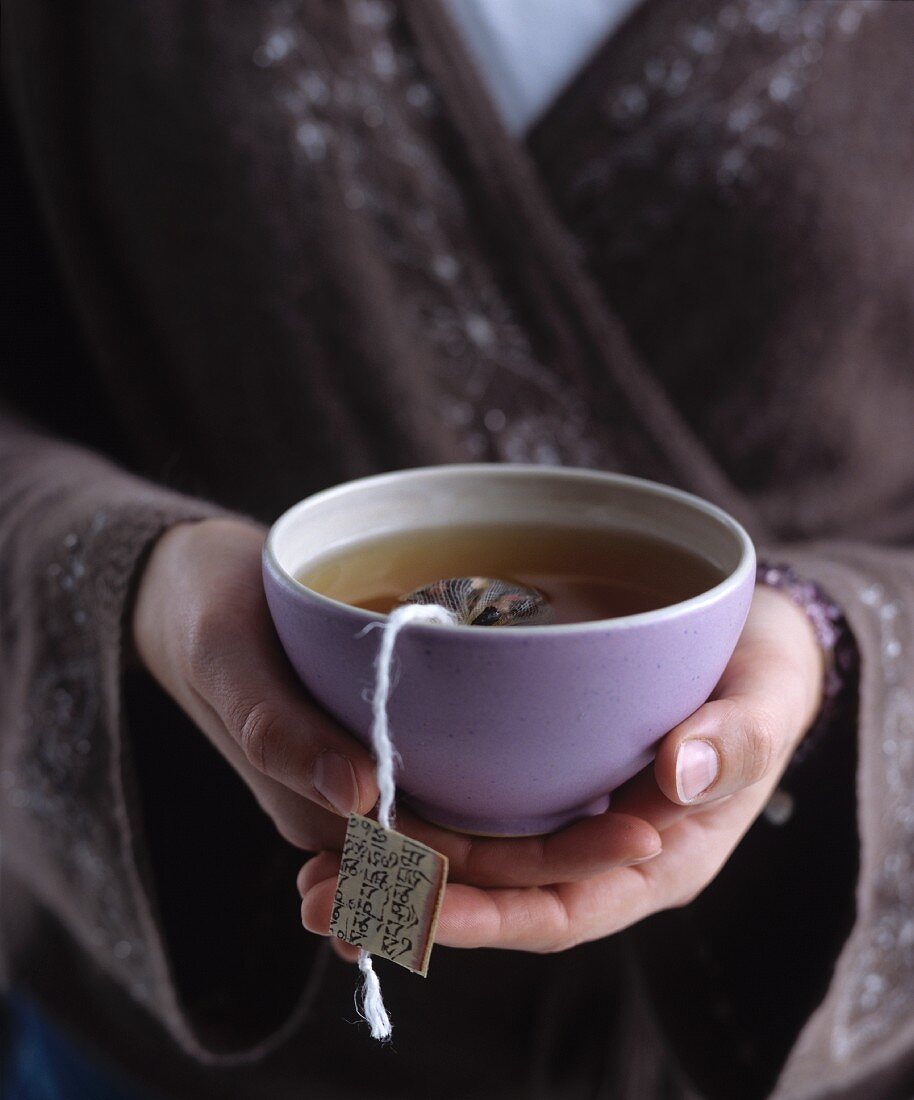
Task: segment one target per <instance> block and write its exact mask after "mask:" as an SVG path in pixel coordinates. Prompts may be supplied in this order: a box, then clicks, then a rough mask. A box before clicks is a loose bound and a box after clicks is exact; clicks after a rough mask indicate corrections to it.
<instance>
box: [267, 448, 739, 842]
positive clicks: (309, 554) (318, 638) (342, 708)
mask: <svg viewBox="0 0 914 1100" xmlns="http://www.w3.org/2000/svg"><path fill="white" fill-rule="evenodd" d="M498 520H502V521H504V520H508V521H513V522H521V521H524V522H528V523H529V522H540V521H543V522H552V523H561V522H566V523H569V524H571V523H574V524H576V525H579V524H581V523H586V524H593V525H601V526H614V527H622V528H626V529H629V530H631V529H634V530H639V531H643V532H645V533H648V534H654V535H658V534H660V535H665V536H666V537H667V538H668V539H670V540H671V541H674V542H678V543H680V544H681V545H684V546H686V547H689V548H691V549H693V550H697V551H699V552H703V553H704V554H705V556H707V557H710V558H711V560H712V561H716V562H717V564H719V565H720V566H721V567H722V568H723V569H724V571H725V573H726V576H725V579H724V580H723V581H722V582H721V583H720V584H719V585H717V586H716V587H714V588H712V589H710V590H709V591H708V592H705V593H703V594H701V595H699V596H697V597H695V598H693V599H690V600H687V601H684V602H683V603H679V604H675V605H672V606H670V607H666V608H661V609H659V610H657V611H651V612H646V613H643V614H639V615H630V616H625V617H622V618H617V619H610V620H605V621H602V622H596V623H593V622H591V623H579V624H571V625H560V626H531V627H517V628H509V629H504V630H486V629H485V628H481V627H476V628H474V627H463V626H444V625H440V626H439V625H430V624H415V625H410V626H408V627H406V628H404V630H403V633H402V634H401V635H400V637H399V638H398V640H397V645H396V651H395V687H394V690H393V692H392V695H391V699H390V711H389V713H390V722H391V732H392V738H393V743H394V747H395V750H396V751H397V752H398V753H399V754H400V757H401V758H402V766H400V767H399V768H398V770H397V774H396V781H397V787H398V793H399V795H400V796H401V797H403V798H404V799H405V800H406V801H408V802H409V804H410V805H411V806H412V807H414V808H415V810H416V811H417V812H418V813H420V814H422V815H423V816H424V817H426V818H428V819H429V820H431V821H434V822H437V823H439V824H443V825H446V826H448V827H450V828H453V829H457V830H461V831H464V832H469V833H477V834H484V835H527V834H537V833H546V832H551V831H553V830H555V829H558V828H560V827H561V826H563V825H566V824H569V823H570V822H572V821H574V820H577V819H579V818H581V817H585V816H587V815H590V814H596V813H601V812H603V810H605V809H606V807H607V806H608V804H609V793H610V792H611V791H612V790H613V789H614V788H615V787H617V786H619V785H620V784H621V783H624V782H625V781H626V780H627V779H629V778H631V776H633V775H634V774H635V773H636V772H637V771H639V770H640V769H641V768H643V767H644V766H645V765H646V764H648V763H649V762H650V760H651V758H652V756H653V752H654V750H655V747H656V744H657V741H658V739H659V738H660V737H662V735H663V734H664V733H666V732H667V731H668V730H670V729H671V728H672V727H673V726H675V725H676V724H677V723H679V722H680V721H682V720H683V719H684V718H685V717H687V716H688V715H689V714H691V713H692V711H694V710H695V709H696V708H697V707H698V706H700V705H701V703H702V702H704V700H705V699H707V697H708V696H709V694H710V693H711V691H712V690H713V688H714V685H715V684H716V682H717V680H718V679H719V677H720V675H721V673H722V671H723V669H724V668H725V666H726V664H727V661H728V660H729V658H730V655H731V654H732V652H733V649H734V647H735V645H736V642H737V639H738V638H739V634H740V631H741V630H742V627H743V624H744V622H745V619H746V615H747V613H748V609H749V603H750V601H751V598H752V590H753V585H754V577H755V554H754V550H753V547H752V544H751V542H750V540H749V537H748V535H746V533H745V531H744V530H743V529H742V528H741V527H740V526H739V525H738V524H737V523H736V522H735V521H734V520H733V519H731V518H730V517H729V516H727V515H726V514H725V513H724V512H722V511H720V510H719V509H717V508H715V507H713V506H712V505H710V504H707V503H706V502H704V501H702V500H699V499H698V498H697V497H693V496H690V495H689V494H686V493H681V492H679V491H677V490H675V489H670V488H667V487H665V486H661V485H657V484H655V483H653V482H648V481H641V480H639V479H636V478H629V477H622V476H620V475H613V474H602V473H595V472H593V471H590V470H573V469H567V468H544V467H536V466H508V465H483V464H474V465H471V466H439V467H431V468H429V469H423V470H405V471H400V472H398V473H394V474H384V475H381V476H379V477H374V478H366V479H363V480H361V481H356V482H350V483H348V484H346V485H342V486H338V487H336V488H334V489H330V490H326V491H325V492H323V493H319V494H317V495H316V496H313V497H310V498H308V499H307V500H305V501H302V502H301V503H300V504H298V505H296V506H295V507H294V508H292V509H290V510H289V511H288V512H286V513H285V514H284V515H283V516H282V517H280V519H279V520H278V521H277V522H276V524H274V526H273V528H272V529H271V531H270V534H269V537H268V539H267V542H266V545H265V548H264V561H263V566H264V583H265V588H266V594H267V600H268V603H269V606H270V610H271V613H272V615H273V620H274V622H275V624H276V629H277V631H278V633H279V637H280V639H281V641H282V644H283V647H284V649H285V651H286V653H287V655H288V657H289V660H290V661H291V663H292V665H293V667H294V668H295V670H296V672H297V673H298V675H299V676H300V677H301V679H302V681H303V682H304V684H305V685H306V686H307V688H308V689H309V691H310V692H311V693H312V695H313V696H314V697H315V699H316V700H317V701H318V702H319V703H320V704H321V705H322V706H323V707H325V708H326V709H327V710H328V711H329V712H330V713H331V714H332V715H334V716H335V717H336V718H337V719H338V720H339V721H340V722H341V723H342V724H343V725H344V726H345V727H347V728H348V729H349V730H351V731H352V732H353V733H354V734H355V735H356V736H357V737H358V738H359V739H360V740H361V741H363V742H364V743H365V744H366V745H370V744H371V736H370V730H371V704H370V699H371V691H372V687H373V684H374V667H373V665H374V660H375V657H376V654H377V651H378V646H379V644H380V640H381V631H380V629H376V630H367V631H366V630H365V627H366V626H367V625H368V624H369V623H371V622H379V623H382V622H383V621H384V619H385V616H381V615H377V614H374V613H371V612H367V611H363V610H361V609H358V608H354V607H349V606H347V605H346V604H342V603H339V602H337V601H335V600H331V599H328V598H327V597H325V596H322V595H320V594H318V593H316V592H313V591H311V590H310V589H308V588H306V587H305V586H304V585H302V584H301V583H300V582H298V581H296V580H295V579H294V576H293V574H294V573H296V572H298V571H299V570H300V569H301V568H302V567H303V566H304V565H306V564H307V563H308V561H309V560H311V559H313V558H314V557H316V556H317V555H318V554H322V553H326V551H327V550H328V549H331V548H332V547H334V546H340V545H343V544H345V543H346V542H347V541H351V540H352V539H354V538H364V537H366V536H367V535H372V534H380V533H382V532H388V531H396V530H404V529H405V530H409V529H414V528H417V527H420V526H426V527H427V526H436V525H439V524H447V523H455V522H461V523H464V522H490V521H491V522H496V521H498Z"/></svg>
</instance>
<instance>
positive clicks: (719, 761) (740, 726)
mask: <svg viewBox="0 0 914 1100" xmlns="http://www.w3.org/2000/svg"><path fill="white" fill-rule="evenodd" d="M786 742H787V735H786V730H785V729H784V723H782V722H779V720H778V718H777V717H776V716H774V715H772V714H770V713H768V712H767V711H766V710H764V709H762V708H761V707H759V706H758V705H757V704H756V703H755V702H754V701H753V700H748V699H746V700H743V699H739V700H737V699H717V700H715V701H714V702H711V703H706V704H705V706H703V707H701V708H700V709H699V710H697V711H696V712H695V713H694V714H693V715H692V716H691V717H690V718H687V719H686V720H685V722H683V723H682V724H681V725H679V726H677V727H676V729H674V730H673V731H672V732H671V733H670V734H668V735H667V737H666V738H665V739H664V741H663V743H662V745H661V746H660V751H659V752H658V753H657V758H656V760H655V762H654V774H655V776H656V778H657V784H658V786H659V787H660V789H661V790H662V791H663V793H664V794H665V795H666V797H667V798H669V799H670V800H671V801H672V802H678V803H679V804H680V805H684V806H685V805H691V804H693V803H696V802H710V801H713V800H715V799H720V798H725V797H726V796H727V795H731V794H735V793H736V792H737V791H740V790H742V789H743V788H744V787H751V786H752V784H753V783H758V782H759V781H760V780H762V779H764V778H765V777H766V776H767V775H768V774H769V773H770V771H771V769H772V767H773V766H774V764H775V762H776V761H777V760H778V759H779V757H780V756H781V755H782V752H781V749H782V747H783V748H785V749H786Z"/></svg>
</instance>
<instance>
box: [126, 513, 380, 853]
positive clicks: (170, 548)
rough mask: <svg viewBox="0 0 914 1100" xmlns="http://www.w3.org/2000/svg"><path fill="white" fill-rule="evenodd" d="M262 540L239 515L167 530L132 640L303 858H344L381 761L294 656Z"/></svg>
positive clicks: (144, 582)
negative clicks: (305, 682)
mask: <svg viewBox="0 0 914 1100" xmlns="http://www.w3.org/2000/svg"><path fill="white" fill-rule="evenodd" d="M264 534H265V532H264V530H263V529H262V528H260V527H257V526H255V525H254V524H253V523H246V522H244V521H241V520H234V519H208V520H202V521H200V522H195V523H180V524H178V525H177V526H175V527H172V528H170V529H169V530H168V531H167V532H166V533H165V534H164V535H162V536H161V537H160V538H159V540H158V541H157V543H156V544H155V546H154V547H153V550H152V554H151V555H150V557H149V561H148V563H147V565H146V568H145V570H144V572H143V575H142V577H141V580H140V585H139V590H138V592H137V597H136V602H135V604H134V609H133V640H134V644H135V647H136V650H137V653H138V655H139V657H140V659H141V661H142V662H143V664H144V665H145V666H146V668H147V670H148V671H149V672H150V673H151V674H152V675H153V676H154V677H155V679H156V680H157V681H158V682H159V684H161V686H162V687H163V688H164V689H165V690H166V691H167V692H168V694H169V695H170V696H171V697H172V698H173V699H175V700H176V701H177V702H178V703H179V704H180V705H181V707H182V708H183V709H184V711H185V712H186V713H187V714H188V715H189V716H190V717H191V718H192V719H193V721H194V722H195V723H196V724H197V726H199V728H200V729H201V730H202V731H203V732H204V733H205V734H206V736H207V737H208V738H209V739H210V741H211V742H212V743H213V745H214V746H215V747H216V748H217V749H218V750H219V752H221V753H222V755H223V756H224V757H225V758H226V759H227V760H228V761H229V763H230V764H231V765H232V767H233V768H234V769H235V771H236V772H237V773H238V774H239V775H240V776H241V778H242V779H243V780H244V781H245V783H246V784H247V785H248V787H250V789H251V791H252V792H253V793H254V795H255V797H256V798H257V801H258V802H259V803H260V805H261V807H262V808H263V809H264V810H265V811H266V813H267V814H268V815H269V816H270V817H271V818H272V820H273V822H274V823H275V825H276V828H277V829H278V830H279V832H280V834H281V835H282V836H283V837H285V839H286V840H288V841H289V842H290V843H292V844H294V845H296V846H297V847H299V848H303V849H304V850H305V851H321V850H324V849H330V850H336V851H339V850H340V849H341V848H342V845H343V837H344V836H345V832H346V820H345V818H346V816H347V815H348V814H349V813H350V812H351V811H353V810H356V811H358V812H359V813H363V814H367V813H368V812H369V811H370V810H371V808H372V807H373V806H374V804H375V802H376V801H377V799H378V787H377V783H376V781H375V768H374V762H373V761H372V758H371V756H370V755H369V753H368V751H367V750H366V749H365V748H364V747H363V746H362V745H361V744H360V743H359V742H358V741H356V740H355V738H353V737H352V736H351V735H350V734H348V733H347V732H346V731H345V730H344V729H342V727H340V726H339V725H337V723H336V722H334V721H333V720H332V719H331V718H329V717H328V716H327V715H326V714H324V713H323V712H322V711H321V710H319V709H318V708H317V707H316V706H315V705H314V703H313V702H311V701H310V700H309V698H308V695H307V693H306V692H305V689H304V688H303V687H302V685H301V684H300V683H299V682H298V680H297V679H296V677H295V675H294V673H293V671H292V669H291V667H290V666H289V664H288V662H287V661H286V658H285V655H284V654H283V652H282V650H281V648H280V645H279V642H278V640H277V637H276V634H275V631H274V629H273V624H272V621H271V619H270V614H269V610H268V608H267V603H266V598H265V596H264V591H263V581H262V578H261V565H260V561H261V558H260V555H261V550H262V547H263V540H264Z"/></svg>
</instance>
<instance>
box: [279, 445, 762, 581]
mask: <svg viewBox="0 0 914 1100" xmlns="http://www.w3.org/2000/svg"><path fill="white" fill-rule="evenodd" d="M487 523H491V524H493V525H495V524H510V523H523V524H531V523H542V524H544V525H549V526H553V527H556V526H557V527H562V526H569V527H578V528H580V527H595V528H603V529H605V528H613V529H616V530H620V531H632V532H637V533H639V534H642V535H648V536H653V537H655V538H659V539H663V540H665V541H667V542H670V543H673V544H674V545H678V546H681V547H683V548H685V549H686V550H691V551H692V552H693V553H695V554H698V555H700V556H701V557H703V558H705V559H706V560H707V561H709V562H710V563H711V564H712V565H714V566H716V567H717V568H718V569H720V570H721V571H722V573H723V574H724V576H725V577H729V576H730V575H731V574H732V573H733V572H734V571H735V570H736V569H737V568H738V567H739V566H740V564H741V563H745V560H746V556H747V554H751V553H752V548H751V543H750V542H749V539H748V536H747V535H746V533H745V531H743V529H742V528H741V527H740V526H739V524H737V523H736V522H735V521H734V520H732V519H731V518H730V517H729V516H728V515H727V514H726V513H725V512H723V511H721V510H720V509H719V508H716V507H714V505H712V504H709V503H707V502H706V501H703V500H701V499H700V498H699V497H695V496H692V495H690V494H688V493H683V492H680V491H679V490H677V489H672V488H669V487H667V486H663V485H658V484H656V483H654V482H650V481H642V480H640V479H638V478H629V477H624V476H622V475H618V474H603V473H596V472H593V471H589V470H571V469H567V468H561V467H558V468H555V467H541V466H512V465H483V464H478V465H473V466H439V467H429V468H427V469H420V470H404V471H399V472H396V473H392V474H382V475H380V476H378V477H371V478H365V479H363V480H361V481H353V482H349V483H347V484H345V485H341V486H337V487H336V488H333V489H328V490H325V491H324V492H321V493H318V494H316V495H315V496H312V497H309V498H307V499H306V500H303V501H302V502H301V503H300V504H297V505H295V506H294V507H293V508H291V509H290V510H289V511H288V512H286V513H285V514H284V515H283V516H282V517H281V518H280V519H279V520H278V521H277V523H276V524H275V525H274V527H273V529H272V531H271V532H270V539H269V549H270V551H271V552H272V554H273V558H274V561H275V562H276V563H277V565H279V567H280V568H281V569H282V570H283V571H284V572H285V573H287V574H288V575H289V576H290V577H292V578H294V577H295V576H296V574H298V573H299V572H301V571H302V570H303V569H305V568H306V567H308V566H310V565H311V564H312V563H313V562H315V561H316V560H317V559H318V558H322V557H323V556H324V555H326V554H328V553H330V552H332V551H334V550H337V549H340V548H342V547H344V546H347V545H349V544H351V543H353V542H357V541H360V540H362V539H365V538H370V537H376V536H379V535H385V534H394V533H398V532H402V531H409V530H418V529H428V528H434V527H448V526H453V525H455V524H487Z"/></svg>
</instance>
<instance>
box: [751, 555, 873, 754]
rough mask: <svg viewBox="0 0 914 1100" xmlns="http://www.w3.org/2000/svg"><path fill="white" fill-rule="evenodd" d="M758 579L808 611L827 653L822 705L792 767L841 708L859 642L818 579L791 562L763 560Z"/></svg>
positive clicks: (756, 577)
mask: <svg viewBox="0 0 914 1100" xmlns="http://www.w3.org/2000/svg"><path fill="white" fill-rule="evenodd" d="M755 582H756V584H763V585H765V586H766V587H768V588H776V589H778V590H779V591H781V592H783V593H785V594H786V595H787V596H789V597H790V599H791V600H792V601H793V602H794V603H795V604H796V605H797V607H799V608H800V609H801V610H802V611H803V612H804V613H805V615H806V617H807V619H808V620H809V622H810V624H811V625H812V629H813V633H814V634H815V636H816V641H817V642H818V643H819V646H820V647H821V649H822V653H823V655H824V657H825V683H824V690H823V701H822V706H821V707H820V709H819V713H818V715H817V716H816V719H815V721H814V722H813V723H812V725H811V726H810V728H809V730H808V731H807V733H806V736H805V737H804V738H803V740H802V741H801V742H800V744H799V746H798V747H797V749H796V751H795V753H794V756H793V759H792V761H791V767H792V766H793V765H794V764H797V763H800V762H801V761H802V760H803V759H805V758H806V756H808V755H809V753H810V751H811V750H812V749H813V748H814V746H815V745H816V744H817V743H818V741H819V740H820V738H821V735H822V733H823V731H824V730H825V729H827V728H828V726H829V725H830V724H831V720H832V718H833V717H834V715H835V713H836V711H839V710H840V700H841V699H842V697H843V695H844V694H845V692H844V689H845V688H846V687H847V685H848V684H849V683H850V682H851V680H852V678H853V677H854V676H855V674H856V671H857V667H858V661H859V656H858V653H857V644H856V642H855V641H854V636H853V634H852V633H851V629H850V627H849V626H848V624H847V620H846V619H845V618H844V615H843V614H842V612H841V609H840V608H839V607H838V605H837V604H836V603H835V602H834V600H832V599H831V598H830V597H829V596H828V595H827V593H826V592H825V591H823V589H822V588H820V587H819V585H818V584H816V583H815V581H811V580H807V579H806V578H805V577H801V576H800V575H799V574H798V573H797V572H796V571H795V570H794V568H793V567H792V566H790V565H787V564H784V563H780V562H779V563H772V562H765V561H761V562H759V563H758V566H757V568H756V574H755Z"/></svg>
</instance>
